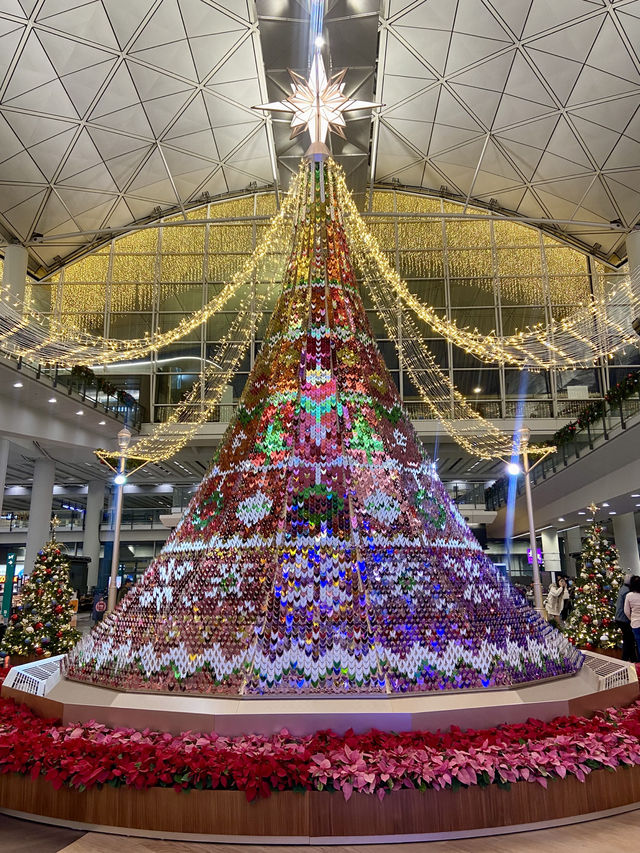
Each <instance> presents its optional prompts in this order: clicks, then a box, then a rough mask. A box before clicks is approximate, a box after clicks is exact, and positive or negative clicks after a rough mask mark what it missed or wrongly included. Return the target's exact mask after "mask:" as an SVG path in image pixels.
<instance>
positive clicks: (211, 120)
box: [0, 0, 275, 267]
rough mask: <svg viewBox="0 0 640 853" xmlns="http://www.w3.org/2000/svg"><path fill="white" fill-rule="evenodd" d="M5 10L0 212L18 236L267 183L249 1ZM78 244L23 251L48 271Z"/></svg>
mask: <svg viewBox="0 0 640 853" xmlns="http://www.w3.org/2000/svg"><path fill="white" fill-rule="evenodd" d="M0 7H1V8H0V213H1V215H2V219H3V221H4V223H5V225H6V228H7V230H8V232H9V233H11V234H13V235H15V236H16V237H18V239H20V240H21V241H27V240H29V237H30V236H31V234H32V233H33V232H37V233H40V234H43V235H46V236H47V237H49V236H55V235H56V234H58V235H66V234H73V233H74V232H78V231H87V230H91V229H96V230H98V229H100V228H102V227H106V226H109V227H112V228H114V227H120V226H126V225H128V224H130V223H131V222H133V221H134V220H138V219H141V218H145V217H148V216H151V215H152V214H153V211H154V209H156V211H157V208H162V209H167V208H172V207H175V206H178V207H179V206H180V205H184V204H189V203H190V202H191V201H193V200H195V199H197V198H199V197H202V194H203V193H206V192H208V193H209V194H210V195H212V196H213V195H217V194H220V193H226V192H230V191H238V190H242V189H244V188H246V187H247V185H248V184H249V183H251V182H256V183H258V184H269V183H272V182H273V180H274V164H275V160H274V157H273V149H272V145H271V142H270V138H269V136H268V134H267V124H266V122H265V120H264V118H263V117H261V116H259V115H257V114H256V113H255V112H253V111H252V110H251V107H252V106H253V105H254V104H256V103H260V102H261V101H264V99H265V97H266V89H265V87H264V84H263V82H262V81H263V80H264V74H263V72H262V58H261V52H260V41H259V35H258V31H257V29H256V25H255V14H254V11H255V10H254V3H253V2H251V0H216V2H206V0H134V2H127V1H126V0H89V2H86V0H20V2H18V0H2V3H1V4H0ZM87 240H88V238H87V236H77V237H75V238H73V237H72V238H69V239H68V240H64V241H61V242H60V243H59V244H57V245H55V246H47V245H45V244H41V245H33V246H31V247H30V252H31V254H32V258H34V259H36V260H37V262H38V263H40V264H41V265H43V266H45V267H47V266H55V265H56V262H55V259H54V258H55V256H56V255H57V256H64V255H66V254H68V253H69V252H71V251H72V250H73V249H74V247H77V246H83V245H84V244H86V242H87Z"/></svg>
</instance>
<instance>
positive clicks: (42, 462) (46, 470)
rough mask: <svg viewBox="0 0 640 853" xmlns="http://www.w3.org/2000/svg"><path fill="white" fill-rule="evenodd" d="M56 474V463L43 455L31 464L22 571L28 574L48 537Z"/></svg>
mask: <svg viewBox="0 0 640 853" xmlns="http://www.w3.org/2000/svg"><path fill="white" fill-rule="evenodd" d="M55 476H56V464H55V462H54V461H53V460H52V459H45V458H44V457H42V458H40V459H36V461H35V464H34V466H33V486H32V488H31V503H30V505H29V530H28V532H27V547H26V550H25V555H24V573H25V575H30V574H31V571H32V569H33V564H34V563H35V561H36V557H37V556H38V551H39V550H40V549H41V548H42V546H43V545H44V544H45V543H46V542H47V541H48V539H49V524H50V523H51V504H52V503H53V484H54V482H55Z"/></svg>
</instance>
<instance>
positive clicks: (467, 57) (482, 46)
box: [446, 33, 509, 74]
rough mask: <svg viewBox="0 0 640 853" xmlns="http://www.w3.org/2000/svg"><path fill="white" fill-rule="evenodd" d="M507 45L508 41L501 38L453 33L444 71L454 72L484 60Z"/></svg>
mask: <svg viewBox="0 0 640 853" xmlns="http://www.w3.org/2000/svg"><path fill="white" fill-rule="evenodd" d="M508 45H509V43H508V42H506V41H503V40H501V41H498V40H497V39H490V38H484V37H481V36H475V35H467V33H453V34H452V37H451V44H450V45H449V53H448V55H447V64H446V73H447V74H454V73H455V72H456V71H459V70H460V69H461V68H466V67H467V66H468V65H473V64H474V63H476V62H481V61H482V60H486V59H488V57H490V56H493V55H494V54H495V53H497V52H498V51H499V50H504V49H505V47H508Z"/></svg>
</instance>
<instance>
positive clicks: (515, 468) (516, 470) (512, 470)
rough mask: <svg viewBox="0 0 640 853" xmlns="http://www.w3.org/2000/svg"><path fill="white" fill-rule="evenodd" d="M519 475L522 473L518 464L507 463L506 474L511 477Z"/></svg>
mask: <svg viewBox="0 0 640 853" xmlns="http://www.w3.org/2000/svg"><path fill="white" fill-rule="evenodd" d="M520 473H522V469H521V468H520V466H519V465H518V463H517V462H509V464H508V465H507V474H511V476H512V477H515V476H517V475H518V474H520Z"/></svg>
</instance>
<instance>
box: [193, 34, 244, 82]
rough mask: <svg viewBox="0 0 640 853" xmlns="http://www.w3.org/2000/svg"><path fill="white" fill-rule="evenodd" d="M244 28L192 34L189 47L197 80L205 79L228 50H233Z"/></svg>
mask: <svg viewBox="0 0 640 853" xmlns="http://www.w3.org/2000/svg"><path fill="white" fill-rule="evenodd" d="M243 33H244V30H233V31H231V32H228V33H215V34H213V35H207V36H194V37H193V38H191V39H190V41H189V47H190V49H191V54H192V56H193V62H194V63H195V67H196V78H197V80H198V81H199V82H202V81H203V80H205V79H206V78H207V77H208V76H209V75H210V74H211V72H212V71H213V69H214V68H215V67H216V65H218V63H219V62H220V61H221V59H222V57H224V56H225V54H227V53H228V52H229V51H230V50H233V48H234V45H236V44H237V43H238V41H239V39H240V38H242V35H243Z"/></svg>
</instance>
